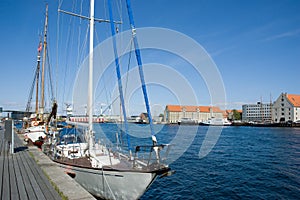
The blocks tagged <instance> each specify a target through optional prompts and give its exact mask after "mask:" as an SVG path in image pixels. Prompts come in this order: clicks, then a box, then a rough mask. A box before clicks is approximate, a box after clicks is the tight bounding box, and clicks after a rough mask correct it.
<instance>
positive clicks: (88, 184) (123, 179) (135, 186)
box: [60, 164, 157, 199]
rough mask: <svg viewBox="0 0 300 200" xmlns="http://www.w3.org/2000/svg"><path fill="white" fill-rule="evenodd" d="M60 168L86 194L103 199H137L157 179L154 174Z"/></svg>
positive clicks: (71, 167) (69, 167) (63, 166)
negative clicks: (72, 178)
mask: <svg viewBox="0 0 300 200" xmlns="http://www.w3.org/2000/svg"><path fill="white" fill-rule="evenodd" d="M60 166H61V167H62V168H64V169H65V172H66V173H68V174H70V175H72V176H73V177H74V179H75V180H76V181H77V182H78V183H79V184H80V185H81V186H82V187H84V188H85V189H86V190H87V191H88V192H90V193H91V194H92V195H94V196H96V197H100V198H103V199H139V198H140V197H141V196H142V195H143V194H144V192H145V191H146V190H147V189H148V188H149V186H150V185H151V183H152V182H153V181H154V180H155V179H156V177H157V174H156V173H155V172H141V171H117V170H116V171H114V170H107V169H93V168H83V167H76V166H70V165H65V164H60Z"/></svg>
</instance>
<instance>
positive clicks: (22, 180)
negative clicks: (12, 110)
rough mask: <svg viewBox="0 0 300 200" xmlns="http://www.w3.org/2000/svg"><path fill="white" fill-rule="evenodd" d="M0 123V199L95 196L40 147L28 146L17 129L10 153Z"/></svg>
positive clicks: (75, 198) (54, 199) (87, 197)
mask: <svg viewBox="0 0 300 200" xmlns="http://www.w3.org/2000/svg"><path fill="white" fill-rule="evenodd" d="M0 126H1V130H0V177H1V179H0V199H13V200H18V199H21V200H23V199H24V200H27V199H28V200H34V199H38V200H42V199H46V200H47V199H49V200H50V199H51V200H52V199H53V200H56V199H69V200H71V199H73V200H77V199H86V200H90V199H91V200H92V199H95V198H94V197H93V196H92V195H91V194H89V193H88V192H87V191H86V190H84V189H83V188H82V187H81V186H80V185H79V184H78V183H77V182H75V181H74V180H73V179H72V178H71V177H69V176H68V175H67V174H66V173H65V172H64V171H63V170H62V169H61V168H59V167H58V166H57V165H56V164H55V163H54V162H52V161H51V160H50V159H49V158H48V157H47V156H46V155H44V154H43V153H42V152H41V151H40V150H39V149H37V148H36V147H27V146H26V145H25V144H24V143H23V140H22V135H18V134H16V133H14V147H15V148H14V153H13V154H11V153H10V145H9V143H8V142H7V139H6V138H5V137H4V131H5V130H4V124H3V123H2V124H1V123H0ZM19 136H20V137H19ZM51 182H52V184H51ZM53 185H55V188H56V189H55V188H54V186H53ZM58 192H59V193H60V194H59V193H58Z"/></svg>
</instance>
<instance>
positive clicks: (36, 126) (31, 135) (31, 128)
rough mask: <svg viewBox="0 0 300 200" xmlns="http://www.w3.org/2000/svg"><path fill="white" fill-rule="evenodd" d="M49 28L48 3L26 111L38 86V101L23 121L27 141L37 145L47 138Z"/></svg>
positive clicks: (28, 109)
mask: <svg viewBox="0 0 300 200" xmlns="http://www.w3.org/2000/svg"><path fill="white" fill-rule="evenodd" d="M47 29H48V5H46V17H45V25H44V42H43V44H44V45H43V44H42V41H40V42H39V46H38V49H37V50H38V56H37V67H36V71H35V76H34V79H33V83H32V86H31V90H30V94H29V99H28V102H27V106H26V112H27V113H29V111H30V107H31V106H30V105H31V100H32V96H33V89H34V87H35V88H36V102H35V106H36V107H35V113H34V114H31V116H30V119H28V118H27V117H26V116H25V117H24V119H23V121H24V122H25V123H24V124H26V125H25V127H24V132H25V135H24V136H25V141H27V142H32V143H33V144H35V145H37V146H39V147H40V146H41V145H42V144H43V140H44V138H46V134H45V128H46V127H47V124H46V123H45V118H46V115H45V113H44V107H45V106H44V104H45V96H44V95H45V63H46V57H47ZM42 50H43V57H42V73H41V75H42V76H41V98H40V107H39V84H40V82H39V76H40V62H41V52H42Z"/></svg>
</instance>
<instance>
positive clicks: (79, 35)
mask: <svg viewBox="0 0 300 200" xmlns="http://www.w3.org/2000/svg"><path fill="white" fill-rule="evenodd" d="M82 4H83V0H82V1H81V4H80V15H81V14H82ZM81 27H82V19H81V18H79V26H78V41H77V43H78V49H77V65H79V62H80V57H79V55H80V38H81Z"/></svg>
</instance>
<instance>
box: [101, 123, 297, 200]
mask: <svg viewBox="0 0 300 200" xmlns="http://www.w3.org/2000/svg"><path fill="white" fill-rule="evenodd" d="M137 127H138V128H137ZM148 128H149V127H146V126H145V127H144V126H136V125H134V126H133V125H132V126H131V128H130V129H132V130H133V131H134V130H135V131H136V133H134V134H135V136H137V138H134V137H132V138H131V141H130V142H131V145H134V144H135V143H136V144H137V145H138V144H141V143H140V142H141V141H142V142H146V143H147V142H149V141H150V143H149V144H151V139H150V138H142V137H143V134H145V135H147V134H149V133H148V132H149V131H147V130H148ZM96 129H98V130H101V131H103V132H106V134H107V133H108V135H109V134H110V136H108V137H110V139H111V140H114V139H113V138H114V135H115V132H116V130H117V125H115V124H102V125H98V126H96ZM180 129H183V132H184V135H183V137H182V138H181V139H178V140H176V142H174V144H175V145H179V146H182V145H184V147H183V148H181V149H180V150H179V151H181V152H180V155H181V154H182V155H181V156H180V157H179V156H178V155H179V154H178V149H176V148H174V150H175V151H177V154H176V156H177V157H179V158H178V159H176V160H175V159H173V160H172V161H171V163H170V167H171V168H172V170H175V171H176V173H175V174H174V175H172V176H169V177H165V178H158V179H157V180H156V181H155V182H154V183H153V184H152V185H151V187H150V188H149V190H148V191H147V192H146V193H145V194H144V195H143V196H142V198H141V199H164V200H165V199H299V198H300V128H264V127H224V128H223V129H222V132H221V135H220V136H219V138H218V140H217V141H216V144H215V145H214V147H213V148H212V150H211V151H210V152H209V153H208V154H207V155H206V156H204V157H201V158H200V157H199V150H200V149H201V146H202V145H203V141H204V139H205V138H206V137H207V131H208V127H201V126H200V127H196V126H186V127H183V126H181V127H180V126H177V125H156V126H155V131H156V132H157V135H156V136H157V138H158V140H159V141H161V142H171V143H173V141H174V140H173V139H174V138H175V137H176V136H177V135H178V134H179V130H180ZM144 130H145V133H143V131H144ZM101 131H100V132H101ZM181 131H182V130H181ZM96 132H97V131H96ZM180 134H182V133H180ZM148 136H149V135H148ZM99 137H102V136H101V134H98V135H96V138H99ZM125 141H126V140H125ZM186 141H187V142H186ZM171 156H172V153H171ZM176 156H175V157H176ZM128 187H130V185H129V186H128Z"/></svg>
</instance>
